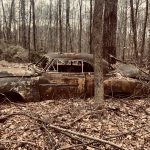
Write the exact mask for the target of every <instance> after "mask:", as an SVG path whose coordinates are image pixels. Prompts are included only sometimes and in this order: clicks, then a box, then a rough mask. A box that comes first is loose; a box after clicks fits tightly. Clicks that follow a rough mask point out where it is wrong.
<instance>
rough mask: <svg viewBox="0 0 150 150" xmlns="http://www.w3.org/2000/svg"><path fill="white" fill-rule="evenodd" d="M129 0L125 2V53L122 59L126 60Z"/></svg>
mask: <svg viewBox="0 0 150 150" xmlns="http://www.w3.org/2000/svg"><path fill="white" fill-rule="evenodd" d="M127 9H128V0H126V2H125V11H124V16H125V17H124V29H123V30H124V31H123V35H124V38H123V54H122V60H123V61H124V60H125V52H126V43H127V21H128V14H127V13H128V10H127Z"/></svg>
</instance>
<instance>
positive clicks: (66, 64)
mask: <svg viewBox="0 0 150 150" xmlns="http://www.w3.org/2000/svg"><path fill="white" fill-rule="evenodd" d="M82 70H83V69H82V61H80V60H63V61H58V72H77V73H81V72H82Z"/></svg>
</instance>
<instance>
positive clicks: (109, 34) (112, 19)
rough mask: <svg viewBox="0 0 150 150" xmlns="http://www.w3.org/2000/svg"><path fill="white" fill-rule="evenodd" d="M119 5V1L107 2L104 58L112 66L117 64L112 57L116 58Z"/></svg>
mask: <svg viewBox="0 0 150 150" xmlns="http://www.w3.org/2000/svg"><path fill="white" fill-rule="evenodd" d="M117 4H118V0H111V1H110V0H105V11H104V25H103V57H104V59H106V60H107V61H108V62H109V63H111V64H114V63H116V60H114V59H112V58H111V57H110V55H112V56H114V57H116V30H117Z"/></svg>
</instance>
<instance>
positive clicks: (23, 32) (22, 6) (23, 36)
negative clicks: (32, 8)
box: [21, 0, 27, 48]
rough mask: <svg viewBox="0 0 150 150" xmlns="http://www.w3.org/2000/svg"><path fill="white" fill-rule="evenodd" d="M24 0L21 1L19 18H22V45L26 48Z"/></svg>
mask: <svg viewBox="0 0 150 150" xmlns="http://www.w3.org/2000/svg"><path fill="white" fill-rule="evenodd" d="M25 15H26V14H25V0H22V1H21V20H22V46H23V48H27V47H26V46H27V38H26V18H25Z"/></svg>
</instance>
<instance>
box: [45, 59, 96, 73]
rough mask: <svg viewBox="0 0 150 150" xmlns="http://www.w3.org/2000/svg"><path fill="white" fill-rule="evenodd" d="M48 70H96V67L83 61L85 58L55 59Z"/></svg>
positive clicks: (78, 71) (79, 71)
mask: <svg viewBox="0 0 150 150" xmlns="http://www.w3.org/2000/svg"><path fill="white" fill-rule="evenodd" d="M46 70H47V71H50V72H70V73H71V72H74V73H83V72H94V68H93V66H92V65H91V64H89V63H87V62H83V60H63V59H55V60H53V61H52V62H51V64H50V65H49V66H48V67H47V69H46Z"/></svg>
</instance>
